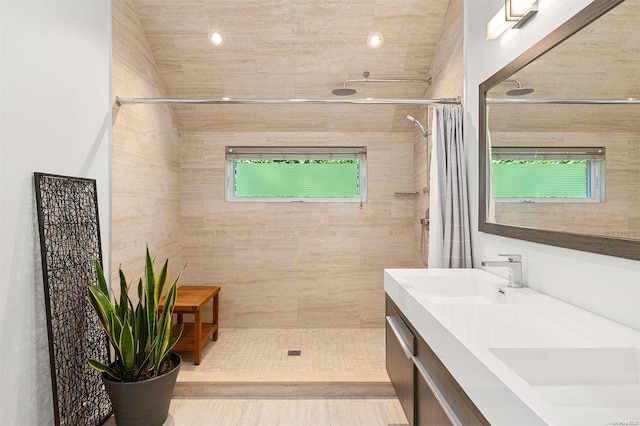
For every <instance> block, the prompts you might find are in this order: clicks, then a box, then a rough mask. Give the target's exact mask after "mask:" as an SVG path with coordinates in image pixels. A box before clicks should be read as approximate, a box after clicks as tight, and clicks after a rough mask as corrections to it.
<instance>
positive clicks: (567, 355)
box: [489, 347, 640, 425]
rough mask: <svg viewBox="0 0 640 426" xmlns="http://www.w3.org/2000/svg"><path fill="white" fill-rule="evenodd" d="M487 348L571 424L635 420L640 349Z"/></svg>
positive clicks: (639, 390) (639, 412) (639, 397)
mask: <svg viewBox="0 0 640 426" xmlns="http://www.w3.org/2000/svg"><path fill="white" fill-rule="evenodd" d="M489 351H490V352H491V353H493V354H494V355H495V356H496V357H497V358H498V359H499V360H500V361H501V362H503V363H504V364H505V365H506V366H507V367H508V368H509V369H511V370H512V371H513V372H514V373H516V374H517V375H518V376H520V377H521V378H522V379H523V380H524V381H525V382H527V383H528V384H529V385H530V386H532V387H533V388H534V389H536V390H537V391H538V392H539V393H540V394H541V395H543V396H544V398H545V399H547V401H549V403H551V404H552V405H553V406H555V407H557V408H558V409H559V410H560V411H561V412H563V413H564V415H565V416H566V417H567V418H568V419H570V420H571V421H573V422H575V424H580V425H587V424H593V425H596V424H598V425H602V424H607V423H606V422H612V421H614V420H620V419H633V420H637V419H639V418H640V417H639V416H640V348H633V347H631V348H625V347H620V348H607V347H596V348H489ZM614 413H615V415H614ZM612 415H613V417H612Z"/></svg>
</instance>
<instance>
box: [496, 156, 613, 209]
mask: <svg viewBox="0 0 640 426" xmlns="http://www.w3.org/2000/svg"><path fill="white" fill-rule="evenodd" d="M604 152H605V149H604V148H601V147H600V148H564V147H563V148H555V147H554V148H543V147H526V148H521V147H492V148H491V181H492V188H493V196H494V198H495V200H496V201H497V202H603V201H604V184H603V182H604Z"/></svg>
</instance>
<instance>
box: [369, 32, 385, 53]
mask: <svg viewBox="0 0 640 426" xmlns="http://www.w3.org/2000/svg"><path fill="white" fill-rule="evenodd" d="M383 41H384V37H383V36H382V34H380V33H371V34H369V37H367V45H368V46H369V47H370V48H372V49H377V48H378V47H380V46H382V42H383Z"/></svg>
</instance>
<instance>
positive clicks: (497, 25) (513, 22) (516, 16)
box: [487, 0, 538, 40]
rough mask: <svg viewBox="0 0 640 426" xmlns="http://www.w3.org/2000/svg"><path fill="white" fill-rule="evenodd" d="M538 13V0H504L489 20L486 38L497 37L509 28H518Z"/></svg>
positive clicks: (492, 38)
mask: <svg viewBox="0 0 640 426" xmlns="http://www.w3.org/2000/svg"><path fill="white" fill-rule="evenodd" d="M536 13H538V0H533V1H532V0H505V2H504V6H502V7H501V8H500V10H499V11H498V13H496V14H495V15H494V16H493V18H491V20H490V21H489V22H487V40H495V39H497V38H499V37H500V36H501V35H502V34H503V33H504V32H505V31H506V30H508V29H509V28H514V29H515V28H520V27H522V26H524V24H526V23H527V22H528V21H529V20H530V19H531V18H533V17H534V16H535V14H536Z"/></svg>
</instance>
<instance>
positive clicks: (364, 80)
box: [342, 77, 433, 89]
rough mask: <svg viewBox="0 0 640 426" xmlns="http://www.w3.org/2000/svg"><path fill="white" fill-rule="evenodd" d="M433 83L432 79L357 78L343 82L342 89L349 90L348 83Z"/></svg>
mask: <svg viewBox="0 0 640 426" xmlns="http://www.w3.org/2000/svg"><path fill="white" fill-rule="evenodd" d="M432 81H433V78H432V77H429V78H428V79H426V80H421V79H413V80H411V79H400V80H394V79H391V80H389V79H380V78H356V79H349V80H345V81H343V82H342V88H343V89H346V88H347V84H348V83H422V84H429V85H430V84H431V83H432Z"/></svg>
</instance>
